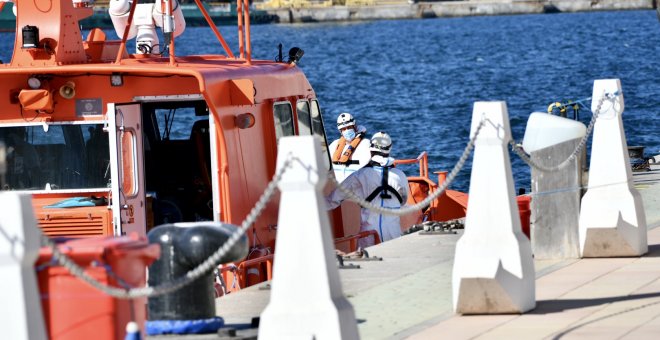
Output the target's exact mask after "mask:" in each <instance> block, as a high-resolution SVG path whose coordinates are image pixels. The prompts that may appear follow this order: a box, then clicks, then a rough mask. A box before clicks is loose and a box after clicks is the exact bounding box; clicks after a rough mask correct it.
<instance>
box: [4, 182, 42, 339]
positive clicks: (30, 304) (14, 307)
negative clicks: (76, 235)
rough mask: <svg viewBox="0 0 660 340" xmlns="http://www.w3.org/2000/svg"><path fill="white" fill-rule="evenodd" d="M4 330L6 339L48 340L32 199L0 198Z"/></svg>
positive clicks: (18, 196)
mask: <svg viewBox="0 0 660 340" xmlns="http://www.w3.org/2000/svg"><path fill="white" fill-rule="evenodd" d="M0 206H1V207H2V210H3V213H2V214H0V282H2V289H0V301H2V304H0V329H1V330H2V338H3V339H30V340H35V339H39V340H40V339H46V328H45V326H44V319H43V312H42V310H41V300H40V294H39V287H38V286H37V278H36V275H35V272H34V263H35V262H36V260H37V257H38V256H39V247H40V246H39V245H40V242H39V232H38V230H37V222H36V220H35V218H34V214H33V213H32V199H31V198H30V196H28V195H17V194H13V193H3V194H0Z"/></svg>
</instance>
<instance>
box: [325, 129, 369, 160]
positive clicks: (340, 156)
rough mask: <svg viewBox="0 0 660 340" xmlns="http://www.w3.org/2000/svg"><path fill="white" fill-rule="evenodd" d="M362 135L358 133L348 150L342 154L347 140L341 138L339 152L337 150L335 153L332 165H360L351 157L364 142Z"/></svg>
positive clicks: (338, 146) (338, 145) (338, 144)
mask: <svg viewBox="0 0 660 340" xmlns="http://www.w3.org/2000/svg"><path fill="white" fill-rule="evenodd" d="M362 136H363V134H362V133H358V134H357V136H355V138H353V140H352V141H351V144H350V145H349V146H348V147H347V148H346V151H344V152H342V151H343V150H344V147H345V146H346V139H345V138H344V136H342V137H341V138H339V143H337V150H335V153H334V154H333V155H332V163H334V164H346V165H348V164H358V163H360V162H359V161H357V160H352V159H351V156H352V155H353V151H355V149H357V147H358V145H359V144H360V142H361V141H362Z"/></svg>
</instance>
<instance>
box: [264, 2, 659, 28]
mask: <svg viewBox="0 0 660 340" xmlns="http://www.w3.org/2000/svg"><path fill="white" fill-rule="evenodd" d="M656 3H657V0H502V1H497V0H469V1H440V2H415V3H403V4H381V5H379V4H376V5H370V6H332V7H306V8H281V9H271V10H268V12H269V13H270V14H273V15H276V16H277V17H278V18H279V22H281V23H298V22H326V21H359V20H381V19H420V18H436V17H460V16H479V15H508V14H539V13H559V12H586V11H612V10H640V9H654V8H656Z"/></svg>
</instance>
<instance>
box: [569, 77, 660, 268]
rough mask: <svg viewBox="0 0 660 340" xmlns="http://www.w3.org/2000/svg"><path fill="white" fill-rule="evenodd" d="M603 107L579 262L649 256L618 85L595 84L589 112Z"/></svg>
mask: <svg viewBox="0 0 660 340" xmlns="http://www.w3.org/2000/svg"><path fill="white" fill-rule="evenodd" d="M604 95H607V96H608V97H609V98H607V99H605V100H603V101H602V104H601V106H600V111H599V113H598V118H597V120H596V125H595V126H594V136H593V142H592V146H591V161H590V164H589V166H590V167H589V186H588V189H587V193H586V194H585V195H584V197H582V206H581V210H580V234H579V235H580V252H581V255H582V257H615V256H640V255H643V254H645V253H646V252H647V251H648V241H647V236H646V233H647V229H646V228H647V227H646V216H645V214H644V205H643V204H642V197H641V195H640V194H639V192H638V191H637V189H635V187H634V186H633V181H632V171H631V169H630V160H629V156H628V145H627V142H626V136H625V132H624V130H623V121H622V120H621V115H622V114H623V110H624V102H623V94H622V92H621V82H620V81H619V79H601V80H596V81H595V82H594V91H593V95H592V101H591V110H592V111H593V112H596V111H597V109H598V105H599V103H600V102H601V98H602V97H603V96H604Z"/></svg>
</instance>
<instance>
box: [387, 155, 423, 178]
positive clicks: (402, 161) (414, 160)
mask: <svg viewBox="0 0 660 340" xmlns="http://www.w3.org/2000/svg"><path fill="white" fill-rule="evenodd" d="M415 163H417V164H419V176H420V177H424V178H429V156H428V153H426V151H423V152H422V153H420V154H419V156H417V158H411V159H397V160H395V161H394V165H399V164H415Z"/></svg>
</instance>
